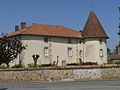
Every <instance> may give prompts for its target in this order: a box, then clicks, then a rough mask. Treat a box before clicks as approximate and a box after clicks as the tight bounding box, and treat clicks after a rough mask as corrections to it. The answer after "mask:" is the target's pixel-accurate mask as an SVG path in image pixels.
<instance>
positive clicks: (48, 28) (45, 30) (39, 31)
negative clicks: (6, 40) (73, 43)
mask: <svg viewBox="0 0 120 90" xmlns="http://www.w3.org/2000/svg"><path fill="white" fill-rule="evenodd" d="M16 35H41V36H53V37H70V38H81V33H80V32H78V31H75V30H72V29H70V28H67V27H64V26H55V25H47V24H32V26H30V27H28V28H25V29H23V30H19V31H16V32H12V33H9V34H8V36H16Z"/></svg>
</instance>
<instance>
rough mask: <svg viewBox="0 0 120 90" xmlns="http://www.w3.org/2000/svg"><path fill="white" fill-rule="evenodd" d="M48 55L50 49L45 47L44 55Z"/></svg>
mask: <svg viewBox="0 0 120 90" xmlns="http://www.w3.org/2000/svg"><path fill="white" fill-rule="evenodd" d="M48 53H49V52H48V47H44V55H45V56H48Z"/></svg>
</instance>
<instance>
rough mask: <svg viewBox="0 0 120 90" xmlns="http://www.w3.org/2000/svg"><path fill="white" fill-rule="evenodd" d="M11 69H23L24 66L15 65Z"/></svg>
mask: <svg viewBox="0 0 120 90" xmlns="http://www.w3.org/2000/svg"><path fill="white" fill-rule="evenodd" d="M11 68H24V66H23V65H22V64H15V65H14V66H12V67H11Z"/></svg>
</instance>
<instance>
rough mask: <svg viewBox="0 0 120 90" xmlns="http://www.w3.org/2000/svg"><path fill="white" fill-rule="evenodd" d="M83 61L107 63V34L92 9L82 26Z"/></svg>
mask: <svg viewBox="0 0 120 90" xmlns="http://www.w3.org/2000/svg"><path fill="white" fill-rule="evenodd" d="M82 37H83V43H84V45H83V53H84V56H83V62H97V63H98V64H103V63H107V43H106V40H107V39H108V36H107V34H106V33H105V31H104V29H103V27H102V25H101V24H100V22H99V20H98V18H97V16H96V14H95V12H94V11H91V12H90V14H89V17H88V20H87V22H86V24H85V26H84V28H83V32H82Z"/></svg>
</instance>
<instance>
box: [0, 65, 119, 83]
mask: <svg viewBox="0 0 120 90" xmlns="http://www.w3.org/2000/svg"><path fill="white" fill-rule="evenodd" d="M103 79H104V80H105V79H120V66H119V65H104V66H98V65H94V66H69V67H41V68H34V69H32V68H31V69H30V68H29V69H28V68H24V69H22V68H21V69H0V81H61V80H103Z"/></svg>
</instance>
